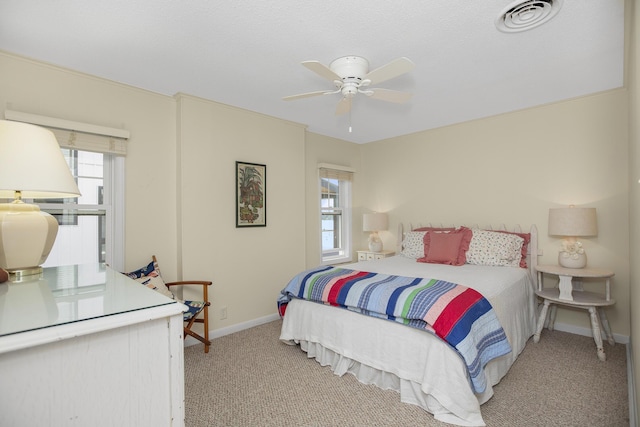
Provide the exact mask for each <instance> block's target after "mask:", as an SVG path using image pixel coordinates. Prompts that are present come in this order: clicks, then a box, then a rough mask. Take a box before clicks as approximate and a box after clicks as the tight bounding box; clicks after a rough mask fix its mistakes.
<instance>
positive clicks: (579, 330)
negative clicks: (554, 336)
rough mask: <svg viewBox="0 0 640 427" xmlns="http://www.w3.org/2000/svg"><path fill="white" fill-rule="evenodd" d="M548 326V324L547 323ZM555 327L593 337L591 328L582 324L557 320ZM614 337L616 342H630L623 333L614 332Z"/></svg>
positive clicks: (559, 329) (558, 329)
mask: <svg viewBox="0 0 640 427" xmlns="http://www.w3.org/2000/svg"><path fill="white" fill-rule="evenodd" d="M545 326H546V325H545ZM553 329H555V330H556V331H561V332H569V333H571V334H575V335H582V336H585V337H593V333H592V331H591V328H583V327H581V326H575V325H569V324H567V323H558V322H556V323H555V325H554V326H553ZM613 339H614V340H616V343H619V344H629V336H628V335H621V334H615V333H614V334H613Z"/></svg>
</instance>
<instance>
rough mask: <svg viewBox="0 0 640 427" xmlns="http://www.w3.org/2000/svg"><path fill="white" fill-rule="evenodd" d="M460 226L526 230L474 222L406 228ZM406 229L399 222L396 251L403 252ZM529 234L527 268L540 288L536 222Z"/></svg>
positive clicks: (428, 224) (514, 230)
mask: <svg viewBox="0 0 640 427" xmlns="http://www.w3.org/2000/svg"><path fill="white" fill-rule="evenodd" d="M460 226H464V227H468V228H482V229H483V230H500V231H513V232H515V233H524V231H522V228H521V227H520V226H519V225H516V226H515V227H513V229H512V230H507V228H506V227H505V226H504V224H502V225H500V226H498V227H493V226H487V227H478V225H477V224H474V225H472V226H468V225H464V224H458V225H454V224H451V225H449V224H448V225H442V224H431V223H427V224H420V223H419V224H417V225H416V226H415V227H414V226H413V225H412V224H408V225H407V228H406V230H407V231H411V230H413V229H416V228H420V227H455V228H458V227H460ZM404 230H405V227H404V225H403V224H402V223H399V224H398V238H397V241H396V253H398V254H399V253H400V252H402V240H403V238H404ZM529 234H531V240H530V241H529V247H528V249H527V269H528V270H529V275H530V276H531V280H532V281H533V285H534V289H537V288H538V274H537V270H536V267H537V266H538V227H536V226H535V224H533V225H532V226H531V228H529Z"/></svg>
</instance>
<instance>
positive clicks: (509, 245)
mask: <svg viewBox="0 0 640 427" xmlns="http://www.w3.org/2000/svg"><path fill="white" fill-rule="evenodd" d="M472 233H473V237H472V238H471V243H469V250H468V251H467V263H468V264H475V265H496V266H506V267H519V266H520V260H521V259H522V244H523V242H524V239H523V238H522V237H520V236H517V235H515V234H508V233H499V232H496V231H489V230H479V229H473V230H472Z"/></svg>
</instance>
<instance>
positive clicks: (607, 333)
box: [598, 308, 616, 345]
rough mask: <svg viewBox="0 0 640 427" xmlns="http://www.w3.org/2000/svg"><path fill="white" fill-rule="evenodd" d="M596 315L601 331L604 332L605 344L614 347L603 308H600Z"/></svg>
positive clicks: (613, 340)
mask: <svg viewBox="0 0 640 427" xmlns="http://www.w3.org/2000/svg"><path fill="white" fill-rule="evenodd" d="M598 314H599V315H600V323H601V324H602V330H603V331H604V336H605V338H606V339H607V342H608V343H609V345H615V344H616V340H615V339H614V338H613V334H612V333H611V328H610V327H609V319H607V314H606V313H605V311H604V308H600V309H599V310H598Z"/></svg>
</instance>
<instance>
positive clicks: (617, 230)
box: [362, 90, 629, 335]
mask: <svg viewBox="0 0 640 427" xmlns="http://www.w3.org/2000/svg"><path fill="white" fill-rule="evenodd" d="M627 102H628V101H627V91H626V90H615V91H611V92H606V93H601V94H597V95H593V96H588V97H584V98H580V99H575V100H571V101H566V102H561V103H557V104H553V105H548V106H544V107H539V108H531V109H528V110H525V111H519V112H515V113H511V114H504V115H500V116H496V117H491V118H487V119H483V120H476V121H472V122H467V123H463V124H459V125H456V126H449V127H444V128H440V129H435V130H431V131H426V132H420V133H417V134H413V135H407V136H403V137H399V138H394V139H392V140H386V141H379V142H375V143H370V144H366V145H364V146H363V149H362V152H363V157H362V165H363V166H362V169H363V173H362V175H363V178H364V179H365V180H366V181H367V186H366V189H365V191H366V193H365V195H364V200H365V202H364V206H365V207H367V208H371V209H380V210H382V211H387V212H389V214H390V230H389V232H386V233H382V237H383V239H384V241H385V246H386V247H391V246H392V245H394V243H395V240H396V237H397V236H396V229H397V227H396V225H397V223H398V222H399V221H403V222H413V223H414V224H415V223H417V222H420V221H422V222H426V221H432V222H434V223H444V224H451V223H456V224H468V225H473V224H478V225H480V226H487V225H490V224H493V225H500V224H505V225H507V227H513V226H514V225H516V224H520V225H521V226H522V227H526V228H528V227H529V226H530V225H531V224H536V225H537V227H538V230H539V234H540V243H541V244H540V247H541V249H543V251H544V255H543V256H542V257H540V258H539V261H540V262H541V263H550V264H556V263H557V252H558V247H559V244H560V240H559V239H557V238H551V237H549V236H548V235H547V215H548V210H549V208H551V207H559V206H566V205H569V204H575V205H584V206H592V207H596V208H597V214H598V228H599V233H598V236H597V237H595V238H588V239H587V238H585V239H582V241H583V242H584V245H585V248H586V251H587V254H588V257H589V258H588V259H589V265H590V266H593V267H606V268H610V269H612V270H614V271H615V273H616V276H615V280H614V285H613V297H614V298H616V299H617V300H618V301H620V304H617V305H616V306H615V307H614V308H612V309H610V310H609V311H608V315H609V320H610V322H611V325H612V329H613V332H614V333H616V334H622V335H628V334H629V307H628V306H627V305H626V304H625V303H624V302H625V301H628V298H629V239H628V233H629V226H628V224H629V213H628V208H629V202H628V159H627V157H628V135H627V114H626V112H627ZM586 287H588V286H586ZM558 312H559V314H558V318H557V319H558V322H559V323H563V322H564V323H571V324H575V325H577V326H579V327H584V328H585V330H587V331H588V330H589V329H590V323H589V318H588V316H587V315H586V314H585V313H586V312H585V311H583V310H579V311H575V310H569V309H561V310H558Z"/></svg>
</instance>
